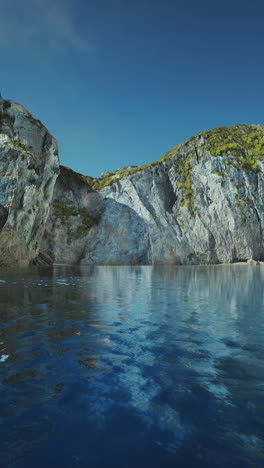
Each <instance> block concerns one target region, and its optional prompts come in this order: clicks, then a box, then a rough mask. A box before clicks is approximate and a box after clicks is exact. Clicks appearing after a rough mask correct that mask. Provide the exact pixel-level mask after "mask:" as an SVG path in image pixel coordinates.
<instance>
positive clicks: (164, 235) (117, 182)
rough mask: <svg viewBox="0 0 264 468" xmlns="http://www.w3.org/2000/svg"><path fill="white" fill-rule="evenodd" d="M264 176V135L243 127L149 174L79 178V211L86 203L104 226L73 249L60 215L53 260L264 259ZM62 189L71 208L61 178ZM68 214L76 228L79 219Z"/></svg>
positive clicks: (194, 146)
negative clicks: (60, 222)
mask: <svg viewBox="0 0 264 468" xmlns="http://www.w3.org/2000/svg"><path fill="white" fill-rule="evenodd" d="M263 170H264V128H263V127H261V126H249V125H236V126H233V127H222V128H221V127H220V128H217V129H214V130H211V131H208V132H202V133H201V134H198V135H196V136H194V137H192V138H191V139H190V140H188V141H187V142H185V143H183V144H181V145H178V146H177V147H175V148H173V149H172V150H170V151H169V152H168V153H166V154H165V155H164V156H163V157H161V158H160V159H159V160H158V161H155V162H153V163H150V164H148V165H146V166H144V167H130V168H124V169H120V170H118V171H116V172H115V173H106V174H104V177H102V178H101V179H98V180H96V179H92V178H87V177H84V176H81V175H77V176H78V178H79V180H76V185H75V187H74V194H75V195H74V197H75V199H71V201H72V204H73V205H72V206H73V209H80V204H79V203H80V200H82V204H81V206H82V208H83V209H88V212H89V213H90V212H91V209H93V214H94V216H95V217H97V222H96V223H94V224H93V226H91V227H89V229H87V230H86V232H85V229H84V230H83V231H82V233H81V236H80V239H78V242H72V240H71V239H70V238H69V239H68V247H67V246H66V241H65V239H66V238H67V236H66V235H65V227H63V226H61V224H59V223H56V222H55V221H54V220H55V219H56V218H57V214H56V210H55V211H54V210H53V212H52V213H51V218H52V223H51V221H49V223H51V224H49V225H48V227H47V233H46V236H47V237H49V236H50V237H51V238H53V242H52V251H51V252H50V253H51V254H52V257H53V259H54V261H55V262H57V263H58V262H60V263H68V262H69V263H81V264H137V263H138V264H212V263H232V262H235V261H243V260H248V259H251V258H254V259H255V260H264V246H263V229H264V180H263ZM64 177H65V178H66V179H67V180H68V179H69V177H70V174H69V170H68V173H67V171H66V172H65V174H64ZM58 184H59V185H58V186H57V187H56V193H55V197H57V198H58V199H59V200H60V202H61V203H62V206H63V207H64V208H65V206H66V205H65V203H66V201H67V200H66V199H65V194H66V193H68V190H66V191H65V190H64V189H63V186H62V184H61V179H60V178H59V179H58ZM84 187H86V188H84ZM83 190H86V191H87V195H86V197H82V196H80V194H81V193H83ZM58 194H59V196H58ZM91 196H92V197H93V198H90V197H91ZM96 197H97V198H96ZM89 200H92V201H91V202H90V201H89ZM54 202H55V208H56V198H55V199H54V200H53V203H54ZM68 215H69V216H68V219H67V222H68V224H69V226H71V225H72V223H73V219H74V217H76V215H73V214H72V215H71V213H70V212H69V213H68ZM97 215H98V216H97ZM65 219H66V218H65ZM76 219H77V218H76ZM68 237H71V233H70V236H68ZM43 250H44V252H47V245H45V246H44V249H43ZM69 250H70V251H69ZM80 250H81V255H80Z"/></svg>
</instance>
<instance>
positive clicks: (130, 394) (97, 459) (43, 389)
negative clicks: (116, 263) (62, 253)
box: [0, 265, 264, 468]
mask: <svg viewBox="0 0 264 468" xmlns="http://www.w3.org/2000/svg"><path fill="white" fill-rule="evenodd" d="M263 280H264V267H262V266H242V265H241V266H240V265H238V266H216V267H201V266H200V267H151V266H146V267H94V268H92V267H91V268H88V267H87V268H86V267H83V268H78V267H75V268H71V267H56V268H55V269H54V270H53V271H52V270H49V269H33V270H30V271H27V272H26V271H24V272H23V271H21V272H17V273H12V272H3V271H2V272H0V397H1V398H0V454H1V455H0V466H1V468H6V467H8V468H9V467H10V468H46V467H49V468H53V467H56V468H59V467H63V468H71V467H73V468H75V467H77V468H78V467H80V468H84V467H85V468H86V467H89V468H95V467H96V468H112V467H113V468H119V467H120V468H121V467H122V468H132V467H133V468H134V467H136V468H141V467H142V468H143V467H144V468H146V467H151V468H157V467H162V468H172V467H173V468H175V467H180V468H182V467H184V468H189V467H193V468H194V467H195V468H207V467H208V468H209V467H210V468H214V467H221V468H222V467H223V466H225V465H228V466H231V467H233V468H244V467H253V468H262V467H263V466H264V442H263V440H264V379H263V377H264V368H263V363H264V362H263V361H264V289H263V284H264V283H263Z"/></svg>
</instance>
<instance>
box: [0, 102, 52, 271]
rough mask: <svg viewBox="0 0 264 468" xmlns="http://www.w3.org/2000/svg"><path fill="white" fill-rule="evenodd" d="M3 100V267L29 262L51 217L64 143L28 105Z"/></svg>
mask: <svg viewBox="0 0 264 468" xmlns="http://www.w3.org/2000/svg"><path fill="white" fill-rule="evenodd" d="M0 101H1V102H0V266H12V267H13V266H28V265H29V263H30V262H31V261H33V260H34V259H35V258H36V257H37V255H38V252H39V246H40V242H41V239H42V236H43V232H44V227H45V223H46V220H47V217H48V213H49V209H50V202H51V199H52V196H53V189H54V185H55V182H56V178H57V176H58V172H59V160H58V147H57V142H56V140H55V139H54V138H53V137H52V136H51V135H50V133H49V132H48V131H47V129H46V128H45V127H44V126H43V125H42V123H41V122H40V121H39V120H36V119H34V118H33V117H32V115H31V113H30V112H29V111H27V110H26V109H25V108H24V107H22V106H21V105H19V104H16V103H14V102H12V101H6V100H2V99H1V98H0Z"/></svg>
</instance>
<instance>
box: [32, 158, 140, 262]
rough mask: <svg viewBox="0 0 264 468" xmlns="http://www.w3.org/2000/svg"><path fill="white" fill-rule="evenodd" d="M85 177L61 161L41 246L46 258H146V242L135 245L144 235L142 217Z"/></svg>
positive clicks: (90, 260)
mask: <svg viewBox="0 0 264 468" xmlns="http://www.w3.org/2000/svg"><path fill="white" fill-rule="evenodd" d="M86 179H87V178H85V177H84V176H82V175H81V174H77V173H75V172H74V171H72V170H70V169H68V168H64V167H62V166H61V172H60V175H59V177H58V179H57V183H56V186H55V190H54V195H53V201H52V205H51V210H50V216H49V219H48V222H47V224H46V230H45V233H44V237H43V243H42V248H41V254H42V255H45V256H46V260H45V261H46V262H47V257H48V258H49V259H50V260H51V261H54V262H55V263H64V264H65V263H67V264H98V265H104V264H106V265H119V264H127V263H128V264H137V263H148V262H149V261H148V258H147V256H146V255H147V250H146V249H145V242H144V243H143V245H142V247H140V246H139V245H138V239H139V237H143V238H144V239H145V237H146V239H148V232H147V229H146V227H145V225H144V222H142V220H141V218H140V217H139V216H138V215H137V214H136V213H135V212H134V211H133V210H131V209H130V208H128V207H126V206H124V205H122V204H120V203H116V202H115V201H114V200H112V199H108V198H107V199H105V198H104V197H103V196H102V195H101V194H100V193H99V192H97V191H96V190H94V189H93V188H92V186H91V185H90V184H89V182H88V181H87V180H86ZM42 260H43V259H42ZM40 261H41V259H40ZM45 261H44V262H43V261H42V263H45Z"/></svg>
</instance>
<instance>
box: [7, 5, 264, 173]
mask: <svg viewBox="0 0 264 468" xmlns="http://www.w3.org/2000/svg"><path fill="white" fill-rule="evenodd" d="M263 17H264V2H263V0H261V1H260V0H252V1H251V2H249V1H244V0H241V1H237V0H229V1H226V0H222V1H218V2H216V1H213V0H210V1H203V0H200V1H197V0H189V1H188V0H185V1H177V0H175V1H166V0H163V1H161V0H160V1H156V0H152V1H149V0H141V1H137V0H134V1H133V2H132V1H129V0H108V1H106V0H104V1H100V0H96V1H93V2H91V1H89V0H45V1H43V0H23V1H22V0H1V16H0V53H1V66H0V89H1V91H2V95H3V97H4V98H6V99H11V100H14V101H16V102H19V103H21V104H23V105H24V106H25V107H26V108H28V109H29V110H30V111H31V112H32V113H33V115H34V116H35V117H36V118H39V119H40V120H41V121H42V122H43V123H44V125H46V127H47V128H48V129H49V131H50V132H51V133H52V134H53V135H54V136H55V137H56V138H57V140H58V142H59V150H60V160H61V164H64V165H66V166H70V167H72V168H73V169H74V170H76V171H79V172H82V173H83V174H87V175H91V176H99V175H100V173H101V172H102V171H104V170H110V171H111V170H115V169H117V168H119V167H122V166H127V165H141V164H145V163H147V162H150V161H152V160H155V159H157V158H158V157H160V156H161V155H162V154H163V153H165V152H166V151H167V150H168V149H170V148H171V147H173V146H175V145H176V144H178V143H180V142H182V141H184V140H186V139H187V138H189V137H190V136H192V135H193V134H195V133H197V132H199V131H202V130H206V129H209V128H214V127H216V126H220V125H232V124H236V123H253V124H256V123H259V124H262V125H264V84H263V83H264V79H263V77H264V58H263V55H264V52H263V51H264V28H263Z"/></svg>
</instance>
